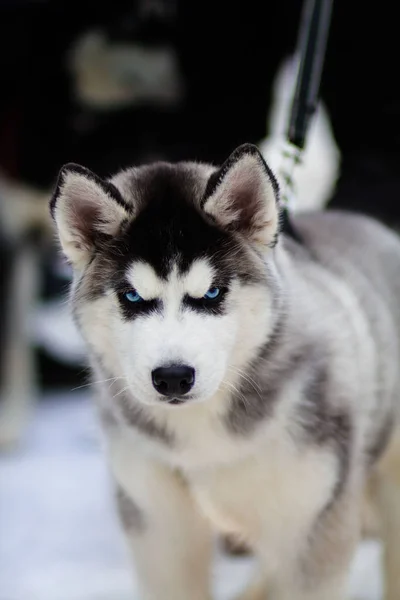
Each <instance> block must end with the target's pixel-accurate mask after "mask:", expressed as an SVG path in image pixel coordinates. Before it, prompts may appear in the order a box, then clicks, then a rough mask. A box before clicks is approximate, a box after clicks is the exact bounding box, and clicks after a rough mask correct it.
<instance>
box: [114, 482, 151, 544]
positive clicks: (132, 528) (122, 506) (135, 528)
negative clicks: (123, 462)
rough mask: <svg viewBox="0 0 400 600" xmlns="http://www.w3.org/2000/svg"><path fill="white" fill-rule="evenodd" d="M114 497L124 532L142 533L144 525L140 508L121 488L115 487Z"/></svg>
mask: <svg viewBox="0 0 400 600" xmlns="http://www.w3.org/2000/svg"><path fill="white" fill-rule="evenodd" d="M115 495H116V501H117V508H118V513H119V517H120V519H121V523H122V525H123V527H124V529H125V531H127V532H134V533H142V532H143V530H144V529H145V525H146V524H145V521H144V517H143V513H142V511H141V510H140V508H139V507H138V506H137V504H136V503H135V502H134V501H133V500H132V498H131V497H130V496H128V494H127V493H126V492H125V490H123V489H122V487H120V486H118V487H117V490H116V494H115Z"/></svg>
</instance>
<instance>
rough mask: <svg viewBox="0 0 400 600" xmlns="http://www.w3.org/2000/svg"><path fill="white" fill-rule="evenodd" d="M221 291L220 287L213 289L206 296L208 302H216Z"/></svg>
mask: <svg viewBox="0 0 400 600" xmlns="http://www.w3.org/2000/svg"><path fill="white" fill-rule="evenodd" d="M220 293H221V290H220V288H218V287H212V288H210V289H209V290H208V292H206V293H205V294H204V298H205V299H206V300H215V298H218V296H219V295H220Z"/></svg>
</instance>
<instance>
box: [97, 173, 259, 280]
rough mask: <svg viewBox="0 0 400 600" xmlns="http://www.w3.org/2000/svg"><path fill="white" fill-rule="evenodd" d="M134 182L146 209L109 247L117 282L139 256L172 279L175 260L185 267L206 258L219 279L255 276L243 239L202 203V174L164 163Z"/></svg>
mask: <svg viewBox="0 0 400 600" xmlns="http://www.w3.org/2000/svg"><path fill="white" fill-rule="evenodd" d="M132 185H134V186H137V188H138V190H137V191H138V194H137V195H138V196H139V197H140V198H141V199H142V201H141V210H140V211H139V214H138V215H137V217H136V218H135V219H134V220H133V221H132V222H131V223H130V224H129V226H128V227H127V228H126V230H125V231H124V232H122V234H121V235H119V236H117V237H116V238H115V239H114V240H113V242H112V243H111V244H110V245H109V246H108V248H107V259H108V260H109V261H110V262H113V263H115V264H116V265H118V269H114V271H115V272H114V274H113V277H114V285H116V284H117V279H118V277H119V278H121V274H122V273H123V272H124V270H126V269H127V268H128V266H129V265H131V264H132V262H134V261H142V262H145V263H148V264H150V265H151V266H152V267H153V268H154V270H155V272H156V273H157V275H158V276H159V277H160V278H162V279H166V278H167V277H168V275H169V273H170V271H171V268H172V266H173V264H174V263H175V264H176V265H177V266H178V268H179V270H180V271H181V272H182V273H184V272H186V271H188V270H189V268H190V266H191V265H192V263H193V262H194V261H195V260H196V259H201V258H206V259H207V260H208V261H209V262H210V264H211V265H212V266H213V267H214V269H215V271H216V273H217V274H218V281H220V280H221V281H226V282H229V281H230V279H231V278H232V276H234V275H235V276H238V277H239V278H240V277H245V278H246V279H247V280H248V279H249V277H250V273H251V269H250V268H249V260H248V259H247V255H246V253H245V251H244V250H243V249H242V248H241V247H240V245H239V244H238V242H237V240H235V238H234V237H233V236H232V235H230V234H229V233H227V232H224V231H222V230H221V229H220V228H218V227H217V226H214V225H213V224H211V223H210V222H209V219H207V218H206V216H205V215H204V214H203V213H202V211H201V210H200V209H199V208H197V207H196V205H195V199H196V187H197V185H198V181H197V178H196V176H194V175H192V174H190V173H188V172H187V173H185V172H184V171H182V170H178V169H177V168H174V167H172V166H167V165H158V166H157V169H154V170H152V171H150V172H148V173H144V174H143V176H142V178H141V179H138V180H137V181H135V182H133V184H132Z"/></svg>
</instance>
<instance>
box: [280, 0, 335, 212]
mask: <svg viewBox="0 0 400 600" xmlns="http://www.w3.org/2000/svg"><path fill="white" fill-rule="evenodd" d="M332 6H333V0H305V1H304V6H303V12H302V18H301V23H300V29H299V38H298V49H297V59H298V65H299V66H298V72H297V78H296V87H295V92H294V97H293V102H292V107H291V111H290V117H289V125H288V130H287V134H286V140H285V144H284V148H283V153H282V165H281V170H280V181H281V187H282V189H281V203H282V209H283V216H284V219H285V220H286V221H288V220H289V213H290V212H291V210H293V208H294V205H295V196H296V193H295V178H294V171H295V168H296V166H297V165H299V164H300V163H301V161H302V155H303V150H304V147H305V143H306V138H307V132H308V128H309V124H310V120H311V117H312V116H313V114H314V113H315V110H316V108H317V105H318V98H319V88H320V82H321V75H322V68H323V64H324V58H325V51H326V44H327V41H328V35H329V26H330V21H331V14H332Z"/></svg>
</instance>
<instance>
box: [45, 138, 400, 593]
mask: <svg viewBox="0 0 400 600" xmlns="http://www.w3.org/2000/svg"><path fill="white" fill-rule="evenodd" d="M51 211H52V215H53V218H54V220H55V222H56V225H57V229H58V234H59V238H60V242H61V246H62V248H63V251H64V252H65V254H66V256H67V257H68V258H69V260H70V261H71V263H72V265H73V267H74V271H75V279H74V283H73V287H72V303H73V311H74V316H75V319H76V322H77V324H78V326H79V328H80V330H81V332H82V334H83V336H84V338H85V340H86V343H87V346H88V350H89V355H90V359H91V364H92V369H93V378H94V381H95V382H97V383H95V385H96V386H97V401H98V405H99V410H100V415H101V418H102V421H103V424H104V431H105V436H106V440H107V447H108V452H109V460H110V466H111V470H112V473H113V477H114V479H115V484H116V492H117V494H116V495H117V502H118V506H119V511H120V514H121V519H122V523H123V525H124V528H125V531H126V534H127V538H128V540H129V544H130V546H131V548H132V553H133V559H134V563H135V566H136V569H137V573H138V578H139V582H140V589H141V598H142V599H143V600H209V599H210V598H211V595H210V556H211V548H212V544H211V540H212V533H213V531H214V529H215V530H217V531H222V532H224V533H229V534H233V535H235V536H240V538H242V539H243V540H244V541H245V542H246V543H248V544H249V545H250V546H251V547H252V548H253V549H254V551H255V552H256V555H257V557H258V563H259V567H258V571H257V573H256V575H255V577H254V580H253V581H252V582H251V585H250V587H249V588H248V589H247V590H246V591H245V592H244V593H243V594H242V595H240V596H239V597H240V598H241V599H242V600H266V599H267V598H268V600H294V599H295V600H344V598H345V597H346V587H347V575H348V569H349V563H350V561H351V559H352V557H353V554H354V551H355V548H356V545H357V542H358V539H359V529H360V513H361V507H362V495H363V490H364V487H365V485H366V483H367V480H368V478H369V476H370V475H372V474H373V476H374V478H375V483H374V490H376V495H377V505H378V506H379V507H380V509H381V522H382V529H383V535H384V537H385V543H386V551H385V573H386V596H385V598H386V600H399V598H400V451H399V450H400V438H399V437H398V435H397V429H396V418H397V416H396V411H397V405H398V400H399V395H400V371H399V364H400V355H399V353H400V348H399V340H400V310H399V299H400V241H399V240H398V239H397V237H396V236H395V235H394V234H393V233H391V232H390V231H389V230H387V229H386V228H384V227H383V226H381V225H380V224H378V223H376V222H374V221H373V220H370V219H367V218H364V217H360V216H354V215H352V214H341V213H334V212H332V213H329V212H325V213H323V212H321V213H314V214H309V215H302V216H298V217H296V218H295V219H294V227H295V230H296V232H297V237H298V238H299V239H300V240H301V242H300V243H299V242H298V241H296V240H294V239H292V238H290V237H289V236H286V235H285V234H284V233H281V232H280V204H279V190H278V185H277V182H276V179H275V177H274V175H273V174H272V172H271V170H270V169H269V167H268V166H267V165H266V164H265V162H264V160H263V158H262V156H261V154H260V153H259V151H258V150H257V148H256V147H254V146H252V145H244V146H241V147H239V148H238V149H237V150H236V151H235V152H234V153H233V154H232V155H231V156H230V158H228V160H227V161H226V162H225V164H224V165H223V166H222V167H221V168H214V167H212V166H208V165H203V164H195V163H179V164H167V163H156V164H152V165H149V166H143V167H140V168H132V169H129V170H126V171H124V172H121V173H119V174H117V175H116V176H115V177H113V178H112V179H110V180H103V179H100V178H99V177H97V176H96V175H95V174H94V173H92V172H90V171H88V170H87V169H85V168H83V167H80V166H78V165H74V164H69V165H66V166H65V167H64V168H63V169H62V170H61V172H60V176H59V180H58V184H57V187H56V190H55V193H54V196H53V199H52V202H51Z"/></svg>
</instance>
